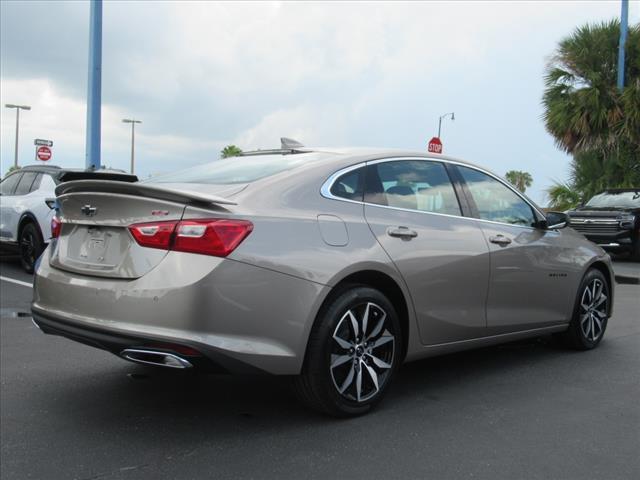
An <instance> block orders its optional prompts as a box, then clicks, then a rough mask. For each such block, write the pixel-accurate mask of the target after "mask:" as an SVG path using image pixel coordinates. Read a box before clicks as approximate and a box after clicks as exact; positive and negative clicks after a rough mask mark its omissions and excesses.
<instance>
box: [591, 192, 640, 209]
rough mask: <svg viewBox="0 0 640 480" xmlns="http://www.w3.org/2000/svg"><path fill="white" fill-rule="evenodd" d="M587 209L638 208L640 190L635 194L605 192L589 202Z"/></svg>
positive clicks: (639, 205)
mask: <svg viewBox="0 0 640 480" xmlns="http://www.w3.org/2000/svg"><path fill="white" fill-rule="evenodd" d="M587 207H594V208H606V207H618V208H638V207H640V190H637V191H635V192H633V191H632V192H604V193H601V194H599V195H596V196H595V197H593V198H592V199H591V200H589V201H588V202H587Z"/></svg>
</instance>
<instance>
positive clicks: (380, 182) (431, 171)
mask: <svg viewBox="0 0 640 480" xmlns="http://www.w3.org/2000/svg"><path fill="white" fill-rule="evenodd" d="M365 202H368V203H374V204H377V205H387V206H389V207H397V208H406V209H409V210H418V211H421V212H430V213H441V214H447V215H461V212H460V204H459V203H458V198H457V197H456V193H455V190H454V189H453V185H452V184H451V180H450V179H449V175H448V174H447V170H446V168H445V166H444V165H443V164H442V163H440V162H431V161H428V160H399V161H390V162H382V163H376V164H373V165H369V166H367V173H366V187H365Z"/></svg>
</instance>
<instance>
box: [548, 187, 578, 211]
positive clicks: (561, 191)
mask: <svg viewBox="0 0 640 480" xmlns="http://www.w3.org/2000/svg"><path fill="white" fill-rule="evenodd" d="M547 195H548V196H549V207H550V208H551V210H558V211H564V210H569V209H571V208H574V207H577V206H578V205H579V204H580V203H581V202H582V197H581V195H580V193H578V192H577V191H576V190H575V189H574V188H573V186H571V185H568V184H566V183H559V182H556V183H555V184H554V185H552V186H551V187H549V188H548V189H547Z"/></svg>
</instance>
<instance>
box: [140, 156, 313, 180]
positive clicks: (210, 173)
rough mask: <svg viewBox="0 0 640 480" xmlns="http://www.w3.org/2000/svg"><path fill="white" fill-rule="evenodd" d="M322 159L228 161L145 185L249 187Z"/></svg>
mask: <svg viewBox="0 0 640 480" xmlns="http://www.w3.org/2000/svg"><path fill="white" fill-rule="evenodd" d="M322 158H326V156H322V155H319V154H314V153H297V154H291V155H254V156H247V157H231V158H225V159H222V160H216V161H214V162H210V163H207V164H205V165H199V166H197V167H193V168H188V169H186V170H180V171H178V172H175V173H168V174H166V175H160V176H158V177H155V178H152V179H150V180H147V181H145V183H212V184H218V185H227V184H233V183H249V182H253V181H255V180H258V179H260V178H264V177H268V176H271V175H275V174H276V173H280V172H284V171H285V170H291V169H294V168H296V167H299V166H302V165H304V164H307V163H309V162H312V161H315V160H320V159H322Z"/></svg>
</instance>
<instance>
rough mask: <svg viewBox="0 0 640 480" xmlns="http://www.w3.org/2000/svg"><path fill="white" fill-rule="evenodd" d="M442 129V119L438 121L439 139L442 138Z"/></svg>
mask: <svg viewBox="0 0 640 480" xmlns="http://www.w3.org/2000/svg"><path fill="white" fill-rule="evenodd" d="M441 129H442V117H440V118H439V119H438V138H440V130H441Z"/></svg>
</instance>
